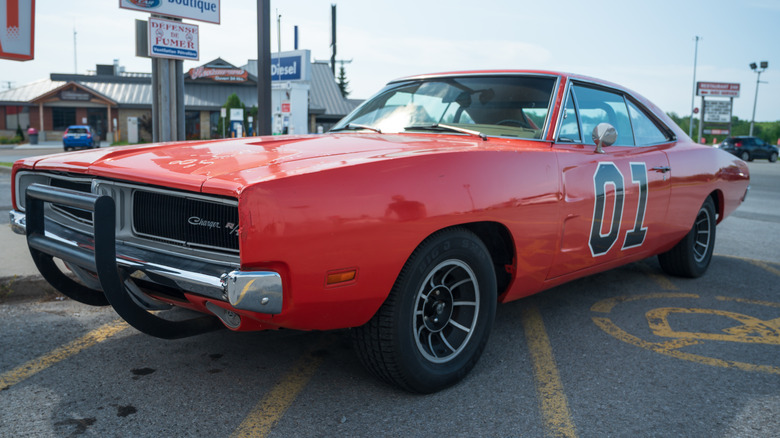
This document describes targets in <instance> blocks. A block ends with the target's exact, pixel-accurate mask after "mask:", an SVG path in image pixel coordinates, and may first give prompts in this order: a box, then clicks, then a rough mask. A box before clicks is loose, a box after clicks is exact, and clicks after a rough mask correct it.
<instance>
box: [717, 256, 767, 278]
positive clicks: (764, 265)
mask: <svg viewBox="0 0 780 438" xmlns="http://www.w3.org/2000/svg"><path fill="white" fill-rule="evenodd" d="M715 255H716V256H720V257H728V258H730V259H737V260H742V261H743V262H748V263H750V264H752V265H755V266H758V267H759V268H761V269H763V270H765V271H767V272H769V273H771V274H775V275H777V276H780V269H777V268H775V267H773V266H772V265H770V264H769V263H766V262H762V261H761V260H755V259H749V258H746V257H739V256H733V255H727V254H715Z"/></svg>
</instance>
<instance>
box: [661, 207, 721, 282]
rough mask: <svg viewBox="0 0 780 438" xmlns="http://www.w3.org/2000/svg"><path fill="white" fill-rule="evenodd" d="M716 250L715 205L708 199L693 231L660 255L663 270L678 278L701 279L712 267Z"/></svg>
mask: <svg viewBox="0 0 780 438" xmlns="http://www.w3.org/2000/svg"><path fill="white" fill-rule="evenodd" d="M714 248H715V203H714V202H713V201H712V198H707V200H706V201H704V205H702V206H701V208H700V209H699V213H698V214H697V215H696V220H695V221H694V223H693V227H692V228H691V231H689V232H688V234H687V235H686V236H685V237H684V238H683V239H682V240H681V241H680V242H679V243H678V244H677V245H675V247H674V248H672V249H670V250H669V251H667V252H665V253H663V254H659V255H658V261H659V262H660V263H661V268H663V270H664V271H665V272H666V273H667V274H670V275H675V276H678V277H690V278H696V277H701V276H702V275H703V274H704V273H705V272H706V271H707V268H708V267H709V266H710V260H712V252H713V250H714Z"/></svg>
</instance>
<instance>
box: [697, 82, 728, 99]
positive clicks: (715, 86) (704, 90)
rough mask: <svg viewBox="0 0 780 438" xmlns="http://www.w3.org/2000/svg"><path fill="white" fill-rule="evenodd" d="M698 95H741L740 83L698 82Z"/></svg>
mask: <svg viewBox="0 0 780 438" xmlns="http://www.w3.org/2000/svg"><path fill="white" fill-rule="evenodd" d="M696 95H697V96H719V97H739V84H732V83H725V82H697V83H696Z"/></svg>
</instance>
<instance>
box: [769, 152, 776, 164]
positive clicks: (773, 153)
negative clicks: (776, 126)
mask: <svg viewBox="0 0 780 438" xmlns="http://www.w3.org/2000/svg"><path fill="white" fill-rule="evenodd" d="M775 161H777V152H772V153H771V154H769V162H770V163H774V162H775Z"/></svg>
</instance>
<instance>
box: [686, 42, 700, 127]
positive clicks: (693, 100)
mask: <svg viewBox="0 0 780 438" xmlns="http://www.w3.org/2000/svg"><path fill="white" fill-rule="evenodd" d="M699 39H700V38H699V36H698V35H696V46H695V49H694V51H693V90H691V120H690V126H689V127H688V137H691V136H693V109H694V108H695V105H696V61H697V58H698V57H699Z"/></svg>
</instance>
